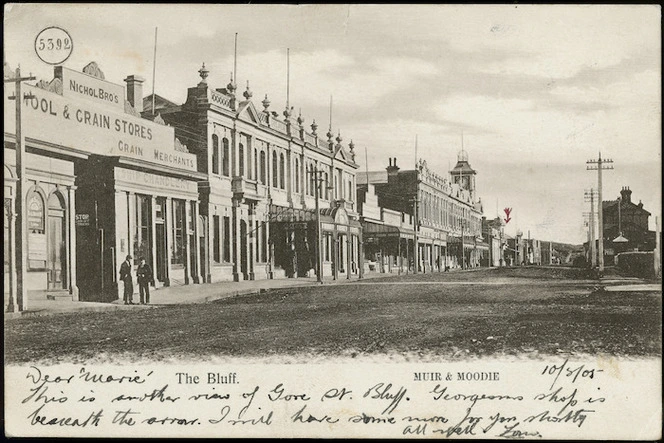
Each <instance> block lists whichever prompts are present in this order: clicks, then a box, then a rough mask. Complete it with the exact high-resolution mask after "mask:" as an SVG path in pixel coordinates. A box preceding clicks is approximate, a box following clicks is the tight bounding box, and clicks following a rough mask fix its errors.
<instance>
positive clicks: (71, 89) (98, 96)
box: [55, 66, 125, 111]
mask: <svg viewBox="0 0 664 443" xmlns="http://www.w3.org/2000/svg"><path fill="white" fill-rule="evenodd" d="M55 77H56V78H59V79H60V80H61V81H62V95H63V96H64V97H74V98H83V99H85V100H89V101H92V102H94V103H97V104H102V105H108V106H113V107H115V108H116V109H121V110H123V111H124V103H125V88H124V86H121V85H116V84H115V83H111V82H107V81H105V80H101V79H99V78H96V77H92V76H91V75H87V74H83V73H81V72H78V71H74V70H72V69H68V68H65V67H63V66H56V67H55Z"/></svg>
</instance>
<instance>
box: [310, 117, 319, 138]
mask: <svg viewBox="0 0 664 443" xmlns="http://www.w3.org/2000/svg"><path fill="white" fill-rule="evenodd" d="M316 129H318V125H317V124H316V120H315V119H314V121H313V122H312V123H311V132H312V133H313V134H314V135H317V134H316Z"/></svg>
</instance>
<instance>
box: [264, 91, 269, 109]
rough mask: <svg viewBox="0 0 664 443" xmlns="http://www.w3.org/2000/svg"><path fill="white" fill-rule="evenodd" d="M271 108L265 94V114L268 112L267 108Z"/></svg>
mask: <svg viewBox="0 0 664 443" xmlns="http://www.w3.org/2000/svg"><path fill="white" fill-rule="evenodd" d="M269 107H270V100H268V98H267V94H265V99H263V108H265V112H268V110H267V108H269Z"/></svg>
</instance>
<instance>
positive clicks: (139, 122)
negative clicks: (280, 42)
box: [4, 85, 197, 171]
mask: <svg viewBox="0 0 664 443" xmlns="http://www.w3.org/2000/svg"><path fill="white" fill-rule="evenodd" d="M24 88H25V92H26V94H25V96H26V97H28V98H24V101H23V110H24V112H23V127H22V128H23V132H24V133H25V136H26V137H28V138H32V139H36V140H40V141H44V142H48V143H52V144H56V145H60V146H64V147H68V148H72V149H76V150H82V151H87V152H89V153H91V154H97V155H105V156H120V157H125V158H131V159H138V160H143V161H146V162H150V163H153V164H156V165H159V166H169V167H172V168H177V169H182V170H186V171H196V170H197V169H196V156H195V155H193V154H190V153H187V152H180V151H176V150H175V133H174V131H173V128H171V127H169V126H163V125H160V124H157V123H153V122H151V121H149V120H144V119H141V118H138V117H134V116H132V115H129V114H125V113H124V112H122V111H120V112H119V111H116V110H115V109H113V108H111V107H109V106H95V105H94V104H92V103H90V102H89V101H88V100H87V99H80V98H71V97H63V96H60V95H58V94H55V93H52V92H49V91H46V90H43V89H40V88H37V87H34V86H29V85H26V86H25V87H24ZM13 93H14V91H13V88H6V89H5V95H4V106H5V109H4V111H5V115H6V116H10V118H5V132H6V133H10V134H14V133H15V130H16V129H15V121H14V119H13V118H11V116H13V115H14V112H13V110H14V106H15V105H14V102H13V101H11V100H9V98H8V96H10V95H13Z"/></svg>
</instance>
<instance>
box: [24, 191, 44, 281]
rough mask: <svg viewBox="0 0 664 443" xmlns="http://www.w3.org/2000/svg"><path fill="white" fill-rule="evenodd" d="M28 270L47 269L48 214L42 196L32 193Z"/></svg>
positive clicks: (29, 209)
mask: <svg viewBox="0 0 664 443" xmlns="http://www.w3.org/2000/svg"><path fill="white" fill-rule="evenodd" d="M27 206H28V207H27V210H28V269H44V268H45V267H46V258H47V250H46V228H45V224H46V220H45V217H46V212H45V206H44V199H43V198H42V196H41V195H40V194H39V193H37V192H35V191H32V192H31V193H30V194H29V195H28V205H27Z"/></svg>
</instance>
